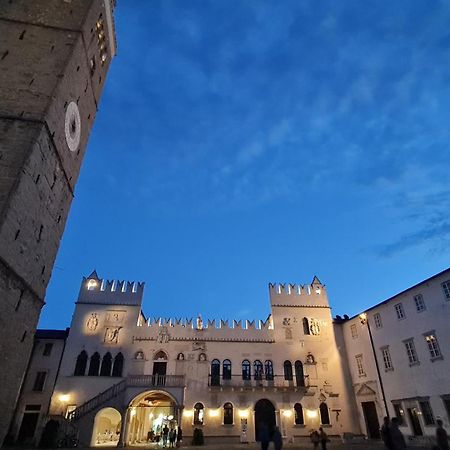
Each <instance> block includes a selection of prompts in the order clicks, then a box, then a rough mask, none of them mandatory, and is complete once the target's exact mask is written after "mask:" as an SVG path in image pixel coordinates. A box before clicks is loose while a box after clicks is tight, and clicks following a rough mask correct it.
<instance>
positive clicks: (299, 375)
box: [294, 360, 305, 386]
mask: <svg viewBox="0 0 450 450" xmlns="http://www.w3.org/2000/svg"><path fill="white" fill-rule="evenodd" d="M294 367H295V380H296V381H297V386H304V385H305V374H304V373H303V364H302V362H301V361H298V360H297V361H295V364H294Z"/></svg>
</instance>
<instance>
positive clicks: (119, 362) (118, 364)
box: [112, 352, 123, 377]
mask: <svg viewBox="0 0 450 450" xmlns="http://www.w3.org/2000/svg"><path fill="white" fill-rule="evenodd" d="M122 371H123V355H122V353H120V352H119V353H117V355H116V357H115V358H114V364H113V369H112V376H113V377H121V376H122Z"/></svg>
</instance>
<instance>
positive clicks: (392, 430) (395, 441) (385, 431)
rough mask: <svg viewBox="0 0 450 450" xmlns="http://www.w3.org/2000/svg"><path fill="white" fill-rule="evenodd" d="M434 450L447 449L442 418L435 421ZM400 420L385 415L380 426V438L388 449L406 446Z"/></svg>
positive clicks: (446, 436) (400, 448)
mask: <svg viewBox="0 0 450 450" xmlns="http://www.w3.org/2000/svg"><path fill="white" fill-rule="evenodd" d="M436 424H437V427H436V446H435V447H433V448H434V449H436V450H449V445H448V435H447V432H446V431H445V428H444V427H443V424H442V420H440V419H438V420H437V421H436ZM399 425H400V421H399V419H398V418H397V417H393V418H392V419H391V420H389V417H385V418H384V421H383V426H382V427H381V439H383V442H384V445H385V446H386V447H387V448H388V450H404V449H405V448H406V441H405V437H404V436H403V433H402V432H401V431H400V429H399Z"/></svg>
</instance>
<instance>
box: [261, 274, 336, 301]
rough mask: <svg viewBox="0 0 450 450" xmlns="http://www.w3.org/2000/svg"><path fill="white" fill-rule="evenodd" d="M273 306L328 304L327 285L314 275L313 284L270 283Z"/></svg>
mask: <svg viewBox="0 0 450 450" xmlns="http://www.w3.org/2000/svg"><path fill="white" fill-rule="evenodd" d="M269 296H270V304H271V305H272V306H328V296H327V291H326V287H325V285H324V284H322V283H321V282H320V280H319V279H318V278H317V277H316V276H314V278H313V280H312V282H311V284H305V285H301V284H291V283H269Z"/></svg>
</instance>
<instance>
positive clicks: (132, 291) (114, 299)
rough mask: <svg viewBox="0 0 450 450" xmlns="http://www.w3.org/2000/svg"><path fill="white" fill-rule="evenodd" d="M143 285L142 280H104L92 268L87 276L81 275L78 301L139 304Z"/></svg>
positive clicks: (142, 293)
mask: <svg viewBox="0 0 450 450" xmlns="http://www.w3.org/2000/svg"><path fill="white" fill-rule="evenodd" d="M144 286H145V283H143V282H135V281H120V280H105V279H102V278H99V277H98V275H97V272H96V271H95V270H94V271H93V272H92V273H91V274H90V275H89V276H88V277H83V280H82V282H81V286H80V293H79V294H78V302H79V303H101V304H114V303H117V304H125V305H132V306H140V305H141V304H142V297H143V295H144Z"/></svg>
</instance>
